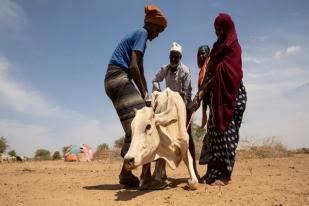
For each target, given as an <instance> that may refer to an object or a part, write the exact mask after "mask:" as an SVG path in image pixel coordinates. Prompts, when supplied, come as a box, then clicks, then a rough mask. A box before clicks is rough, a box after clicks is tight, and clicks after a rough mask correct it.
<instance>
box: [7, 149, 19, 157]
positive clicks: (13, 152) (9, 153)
mask: <svg viewBox="0 0 309 206" xmlns="http://www.w3.org/2000/svg"><path fill="white" fill-rule="evenodd" d="M8 155H11V156H13V157H16V156H17V155H16V152H15V150H11V151H9V152H8Z"/></svg>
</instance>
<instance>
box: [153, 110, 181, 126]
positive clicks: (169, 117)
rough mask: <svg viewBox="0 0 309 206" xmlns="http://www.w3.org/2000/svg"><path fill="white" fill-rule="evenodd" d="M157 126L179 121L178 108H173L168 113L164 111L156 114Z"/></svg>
mask: <svg viewBox="0 0 309 206" xmlns="http://www.w3.org/2000/svg"><path fill="white" fill-rule="evenodd" d="M154 119H155V124H156V126H167V125H169V124H171V123H174V122H176V121H177V109H176V108H173V109H171V110H170V111H169V112H168V113H165V112H162V113H160V114H155V115H154Z"/></svg>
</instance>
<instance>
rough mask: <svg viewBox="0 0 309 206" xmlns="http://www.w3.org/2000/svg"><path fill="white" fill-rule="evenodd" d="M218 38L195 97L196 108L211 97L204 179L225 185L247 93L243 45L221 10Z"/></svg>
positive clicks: (231, 165)
mask: <svg viewBox="0 0 309 206" xmlns="http://www.w3.org/2000/svg"><path fill="white" fill-rule="evenodd" d="M214 27H215V31H216V35H217V41H216V42H215V43H214V45H213V49H212V50H211V52H210V60H209V62H208V64H207V67H206V74H205V77H204V79H203V83H202V85H201V86H200V87H199V91H198V92H197V94H196V95H195V98H194V100H193V110H197V108H198V107H199V106H200V103H201V100H202V99H203V100H204V101H205V99H208V102H209V104H208V105H209V108H210V112H209V118H208V122H207V134H206V135H205V137H204V140H206V141H203V142H204V145H203V148H202V152H201V157H200V164H208V167H207V172H206V174H205V175H204V176H203V177H202V179H201V180H202V182H206V183H207V184H211V185H226V184H228V182H229V180H230V179H231V174H232V171H233V167H234V163H235V151H236V147H237V145H238V140H239V128H240V125H241V121H242V116H243V113H244V110H245V107H246V102H247V94H246V91H245V88H244V86H243V84H242V77H243V71H242V61H241V47H240V45H239V42H238V38H237V33H236V29H235V26H234V22H233V20H232V19H231V17H230V15H228V14H225V13H220V14H219V15H218V16H217V17H216V19H215V22H214Z"/></svg>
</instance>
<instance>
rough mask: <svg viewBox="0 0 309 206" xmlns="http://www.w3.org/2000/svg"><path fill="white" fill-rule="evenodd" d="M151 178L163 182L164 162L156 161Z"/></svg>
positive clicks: (164, 174)
mask: <svg viewBox="0 0 309 206" xmlns="http://www.w3.org/2000/svg"><path fill="white" fill-rule="evenodd" d="M152 177H153V178H154V179H155V180H158V181H164V180H165V179H166V178H167V177H166V162H165V160H164V159H158V160H157V161H156V168H155V170H154V172H153V175H152Z"/></svg>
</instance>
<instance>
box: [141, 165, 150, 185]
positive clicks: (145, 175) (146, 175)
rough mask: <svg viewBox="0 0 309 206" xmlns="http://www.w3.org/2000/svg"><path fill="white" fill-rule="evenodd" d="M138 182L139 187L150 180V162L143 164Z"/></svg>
mask: <svg viewBox="0 0 309 206" xmlns="http://www.w3.org/2000/svg"><path fill="white" fill-rule="evenodd" d="M140 179H141V180H140V184H139V186H140V187H141V188H143V187H145V185H147V183H149V182H151V163H147V164H145V165H143V169H142V174H141V178H140Z"/></svg>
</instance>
